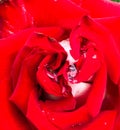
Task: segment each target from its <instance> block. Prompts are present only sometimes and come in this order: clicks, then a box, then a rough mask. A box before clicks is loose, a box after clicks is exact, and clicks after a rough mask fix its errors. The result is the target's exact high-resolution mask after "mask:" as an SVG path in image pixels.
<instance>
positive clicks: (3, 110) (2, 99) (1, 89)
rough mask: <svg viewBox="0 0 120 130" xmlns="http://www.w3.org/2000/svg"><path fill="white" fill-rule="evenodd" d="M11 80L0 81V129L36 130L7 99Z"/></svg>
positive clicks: (10, 90) (10, 91) (9, 93)
mask: <svg viewBox="0 0 120 130" xmlns="http://www.w3.org/2000/svg"><path fill="white" fill-rule="evenodd" d="M10 84H11V81H10V80H9V79H7V78H6V79H3V80H2V81H1V82H0V118H1V120H0V129H1V130H8V129H9V130H21V129H22V130H30V129H31V130H36V129H35V128H34V127H32V125H31V124H30V122H29V121H28V120H26V118H25V117H24V115H23V114H22V113H21V112H20V111H19V110H18V109H17V107H16V106H15V105H14V104H12V103H11V102H10V101H9V97H10V95H11V93H12V89H11V85H10Z"/></svg>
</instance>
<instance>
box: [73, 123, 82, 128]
mask: <svg viewBox="0 0 120 130" xmlns="http://www.w3.org/2000/svg"><path fill="white" fill-rule="evenodd" d="M77 126H81V123H76V124H73V125H71V127H72V128H74V127H77Z"/></svg>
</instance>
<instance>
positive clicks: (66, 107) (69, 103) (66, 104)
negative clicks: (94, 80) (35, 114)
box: [45, 97, 76, 112]
mask: <svg viewBox="0 0 120 130" xmlns="http://www.w3.org/2000/svg"><path fill="white" fill-rule="evenodd" d="M45 105H46V107H47V108H48V109H50V110H52V111H58V112H59V111H70V110H73V109H75V105H76V100H75V99H74V98H72V97H70V98H64V99H63V98H61V99H59V100H46V101H45Z"/></svg>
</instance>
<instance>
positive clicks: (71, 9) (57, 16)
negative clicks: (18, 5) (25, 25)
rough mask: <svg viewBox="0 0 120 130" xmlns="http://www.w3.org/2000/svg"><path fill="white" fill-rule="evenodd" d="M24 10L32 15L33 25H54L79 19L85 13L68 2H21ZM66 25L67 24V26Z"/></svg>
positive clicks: (61, 0) (62, 0) (45, 0)
mask: <svg viewBox="0 0 120 130" xmlns="http://www.w3.org/2000/svg"><path fill="white" fill-rule="evenodd" d="M23 1H24V5H25V8H26V10H27V11H28V12H29V13H30V14H31V15H32V17H33V18H34V21H35V25H38V26H41V25H55V24H57V23H59V22H60V21H61V22H64V21H66V20H67V21H68V22H69V23H71V20H72V21H73V19H74V20H76V18H80V17H81V16H83V15H84V14H86V11H85V10H83V9H82V8H81V7H79V6H77V5H76V4H74V3H73V2H71V1H70V0H44V1H39V0H36V1H33V0H29V1H26V0H23ZM69 23H68V24H69Z"/></svg>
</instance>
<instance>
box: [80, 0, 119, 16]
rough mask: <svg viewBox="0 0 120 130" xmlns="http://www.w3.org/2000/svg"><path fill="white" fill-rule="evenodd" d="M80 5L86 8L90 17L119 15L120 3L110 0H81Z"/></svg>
mask: <svg viewBox="0 0 120 130" xmlns="http://www.w3.org/2000/svg"><path fill="white" fill-rule="evenodd" d="M92 3H94V4H92ZM81 7H83V8H84V9H87V10H88V11H89V14H90V15H91V16H92V17H110V16H120V11H119V10H120V4H119V3H117V2H113V1H111V0H96V1H94V0H82V1H81ZM101 9H102V10H101Z"/></svg>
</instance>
